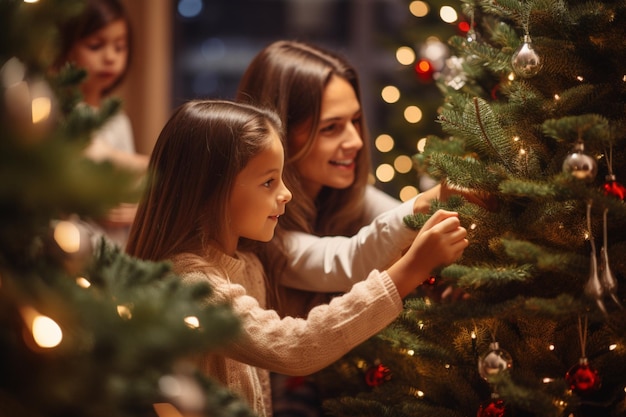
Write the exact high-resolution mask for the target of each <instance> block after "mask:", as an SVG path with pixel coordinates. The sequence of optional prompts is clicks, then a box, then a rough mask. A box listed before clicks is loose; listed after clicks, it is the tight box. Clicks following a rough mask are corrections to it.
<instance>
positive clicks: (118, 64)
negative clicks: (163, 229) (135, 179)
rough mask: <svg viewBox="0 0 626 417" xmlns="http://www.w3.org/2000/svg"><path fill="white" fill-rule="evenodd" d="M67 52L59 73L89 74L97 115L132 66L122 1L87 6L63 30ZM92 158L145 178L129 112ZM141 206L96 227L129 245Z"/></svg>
mask: <svg viewBox="0 0 626 417" xmlns="http://www.w3.org/2000/svg"><path fill="white" fill-rule="evenodd" d="M60 35H61V51H60V54H59V59H58V62H57V64H56V67H60V66H61V65H63V64H65V63H72V64H74V65H76V66H77V67H80V68H84V69H85V70H86V71H87V77H86V79H85V80H84V81H83V82H82V83H81V85H80V91H81V93H82V98H83V105H89V106H91V107H93V108H94V109H97V108H99V107H100V105H101V104H102V102H103V100H104V99H106V98H107V97H109V95H110V94H111V92H112V91H113V90H114V89H115V88H116V87H117V86H119V85H120V83H121V82H122V80H123V79H124V76H125V75H126V73H127V71H128V67H129V61H130V56H131V55H130V51H131V33H130V22H129V19H128V16H127V15H126V12H125V9H124V7H123V4H122V3H121V2H120V1H119V0H87V1H86V2H85V5H84V9H83V10H82V12H81V13H80V14H79V15H78V16H76V17H74V18H72V19H70V20H68V21H67V22H65V23H64V24H63V26H62V27H61V30H60ZM86 155H87V156H88V157H90V158H92V159H94V160H96V161H101V160H110V161H111V162H112V163H114V164H115V165H117V166H119V167H121V168H124V169H128V170H132V171H136V172H137V173H138V174H139V175H142V174H143V173H144V172H145V170H146V168H147V165H148V157H147V156H145V155H141V154H138V153H136V152H135V143H134V138H133V133H132V128H131V124H130V120H129V118H128V116H127V115H126V113H125V112H124V111H119V112H118V113H116V114H115V115H114V116H113V117H112V118H111V119H110V120H109V121H108V122H107V123H106V124H105V125H104V126H103V127H102V128H101V129H99V130H98V131H97V132H95V134H94V137H93V139H92V141H91V144H90V146H89V147H88V148H87V150H86ZM135 210H136V204H127V203H124V204H121V205H120V206H118V207H116V208H114V209H113V210H111V211H110V212H109V214H108V216H106V217H105V218H104V219H99V220H98V222H97V224H93V226H94V227H95V228H96V229H99V230H98V231H100V232H101V233H104V234H106V236H107V237H108V238H109V239H110V240H112V241H113V242H115V243H117V244H119V245H122V246H123V245H124V244H125V242H126V238H127V235H128V231H129V230H130V225H131V223H132V221H133V219H134V216H135Z"/></svg>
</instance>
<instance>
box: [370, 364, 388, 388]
mask: <svg viewBox="0 0 626 417" xmlns="http://www.w3.org/2000/svg"><path fill="white" fill-rule="evenodd" d="M390 379H391V370H390V369H389V368H387V367H386V366H385V365H383V364H378V365H374V366H372V367H371V368H369V369H368V370H367V372H366V373H365V383H366V384H367V385H369V386H370V387H377V386H379V385H381V384H382V383H383V382H385V381H389V380H390Z"/></svg>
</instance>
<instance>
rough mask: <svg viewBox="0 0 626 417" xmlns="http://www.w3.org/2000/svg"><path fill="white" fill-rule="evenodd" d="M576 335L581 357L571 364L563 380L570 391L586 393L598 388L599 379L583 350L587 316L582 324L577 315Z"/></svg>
mask: <svg viewBox="0 0 626 417" xmlns="http://www.w3.org/2000/svg"><path fill="white" fill-rule="evenodd" d="M578 337H579V341H580V350H581V358H580V360H579V361H578V363H577V364H576V365H574V366H572V367H571V368H570V369H569V370H568V371H567V373H566V374H565V380H566V381H567V383H568V384H569V387H570V389H571V390H572V391H574V392H576V393H577V394H583V395H584V394H588V393H590V392H592V391H596V390H597V389H599V388H600V384H601V379H600V376H599V374H598V371H597V370H596V369H594V368H592V367H591V366H590V365H589V362H588V360H587V357H586V354H585V350H586V345H587V316H585V323H584V325H583V324H582V320H581V318H580V316H578Z"/></svg>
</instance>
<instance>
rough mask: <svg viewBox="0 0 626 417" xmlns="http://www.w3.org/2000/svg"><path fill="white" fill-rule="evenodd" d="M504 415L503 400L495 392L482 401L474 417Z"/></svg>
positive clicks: (499, 416) (502, 416) (501, 416)
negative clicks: (489, 397)
mask: <svg viewBox="0 0 626 417" xmlns="http://www.w3.org/2000/svg"><path fill="white" fill-rule="evenodd" d="M506 415H507V413H506V407H505V405H504V401H503V400H502V399H501V398H498V395H497V394H492V395H491V399H489V400H487V401H485V402H483V403H482V404H481V405H480V407H478V412H477V413H476V417H506Z"/></svg>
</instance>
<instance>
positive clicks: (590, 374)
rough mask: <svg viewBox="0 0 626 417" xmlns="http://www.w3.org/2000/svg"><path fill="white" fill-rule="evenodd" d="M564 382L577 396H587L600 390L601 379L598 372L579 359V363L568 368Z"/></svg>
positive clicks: (583, 359) (584, 360)
mask: <svg viewBox="0 0 626 417" xmlns="http://www.w3.org/2000/svg"><path fill="white" fill-rule="evenodd" d="M565 380H566V381H567V383H568V384H569V387H570V389H571V390H572V391H574V392H576V393H577V394H587V393H589V392H592V391H595V390H597V389H598V388H600V384H601V379H600V375H598V371H597V370H596V369H594V368H592V367H591V366H589V363H588V362H587V358H581V359H580V362H579V363H578V364H576V365H574V366H572V367H571V368H570V370H569V371H567V373H566V374H565Z"/></svg>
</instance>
